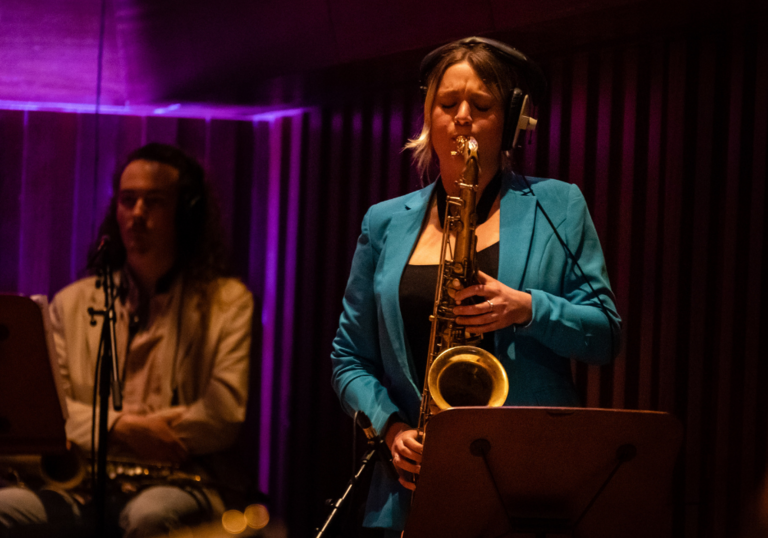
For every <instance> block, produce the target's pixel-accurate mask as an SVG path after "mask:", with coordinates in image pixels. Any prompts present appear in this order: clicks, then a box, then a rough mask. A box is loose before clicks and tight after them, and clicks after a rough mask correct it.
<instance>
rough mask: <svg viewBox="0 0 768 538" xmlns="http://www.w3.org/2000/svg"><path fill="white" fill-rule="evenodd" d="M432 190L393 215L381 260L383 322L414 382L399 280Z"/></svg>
mask: <svg viewBox="0 0 768 538" xmlns="http://www.w3.org/2000/svg"><path fill="white" fill-rule="evenodd" d="M433 189H434V183H433V184H432V185H429V186H428V187H426V188H424V189H421V190H420V191H417V192H415V193H414V196H412V197H409V198H408V199H407V201H406V202H405V204H404V208H403V210H402V211H399V212H397V213H395V214H393V215H392V219H391V220H390V223H389V225H388V227H387V236H388V237H387V241H386V243H385V245H384V248H383V249H382V252H381V255H380V260H379V264H380V267H381V268H382V269H381V277H380V278H381V282H380V288H379V289H380V290H382V293H381V309H382V315H383V318H384V323H385V325H386V327H387V331H388V332H389V335H390V342H391V343H392V348H393V349H392V350H393V352H394V354H395V357H396V359H397V361H398V363H399V364H400V366H401V368H402V371H404V372H409V374H410V375H409V377H410V378H411V381H412V382H414V380H415V369H414V366H413V361H412V360H411V359H410V354H409V353H408V346H407V345H406V342H405V327H404V325H403V318H402V316H401V315H400V291H399V290H400V278H401V277H402V275H403V270H404V269H405V266H406V264H407V263H408V260H409V259H410V257H411V253H412V252H413V249H414V247H415V246H416V240H417V239H418V237H419V232H420V231H421V225H422V222H423V221H424V215H425V212H426V210H427V208H428V207H429V200H430V198H431V196H432V191H433ZM414 383H415V382H414ZM414 386H415V384H414ZM418 390H421V389H418Z"/></svg>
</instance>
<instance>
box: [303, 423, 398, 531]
mask: <svg viewBox="0 0 768 538" xmlns="http://www.w3.org/2000/svg"><path fill="white" fill-rule="evenodd" d="M357 417H358V418H357V425H358V426H360V427H361V428H362V429H363V431H364V432H365V436H366V438H367V439H368V451H367V452H366V453H365V455H364V456H363V459H362V460H360V468H359V469H358V470H357V472H356V473H355V474H354V476H352V478H350V479H349V482H348V483H347V488H346V489H345V490H344V493H342V495H341V497H339V498H338V499H337V500H335V501H333V500H331V499H329V500H328V505H329V506H330V507H331V508H332V509H331V513H330V514H329V515H328V517H327V518H326V520H325V523H324V524H323V526H322V527H320V528H319V529H316V530H317V534H316V535H315V538H325V537H327V536H329V532H330V530H329V529H331V527H332V524H333V522H334V521H336V520H337V518H338V516H339V514H340V513H341V512H340V510H341V509H342V508H343V507H344V505H345V504H346V503H347V501H348V500H349V499H350V498H352V493H353V491H354V489H355V486H357V483H358V482H359V481H360V478H361V477H362V476H363V475H364V474H365V472H366V470H367V469H368V468H369V467H371V465H372V464H373V463H374V462H375V461H376V458H375V456H378V457H379V459H380V460H381V463H382V465H384V469H385V471H386V472H387V474H389V475H390V476H391V477H393V478H395V479H397V476H398V475H397V471H396V470H395V467H394V465H393V463H392V456H391V455H389V449H388V448H387V445H386V443H385V442H384V439H382V438H381V436H380V435H378V434H377V433H376V430H375V429H374V427H373V426H372V425H371V421H370V419H369V418H368V417H367V416H366V414H365V413H363V412H362V411H360V412H358V413H357Z"/></svg>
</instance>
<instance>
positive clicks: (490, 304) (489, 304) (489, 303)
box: [485, 299, 493, 312]
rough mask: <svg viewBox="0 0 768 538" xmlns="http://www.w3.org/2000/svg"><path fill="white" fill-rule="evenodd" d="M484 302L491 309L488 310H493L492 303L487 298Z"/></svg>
mask: <svg viewBox="0 0 768 538" xmlns="http://www.w3.org/2000/svg"><path fill="white" fill-rule="evenodd" d="M485 302H486V303H488V306H490V307H491V309H490V310H489V312H493V303H492V302H491V301H490V300H489V299H486V300H485Z"/></svg>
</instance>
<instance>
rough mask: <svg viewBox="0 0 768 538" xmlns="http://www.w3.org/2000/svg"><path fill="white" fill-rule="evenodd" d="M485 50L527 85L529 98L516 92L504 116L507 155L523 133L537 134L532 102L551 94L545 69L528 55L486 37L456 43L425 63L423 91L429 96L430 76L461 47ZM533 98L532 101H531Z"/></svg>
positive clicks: (434, 53) (421, 76) (421, 73)
mask: <svg viewBox="0 0 768 538" xmlns="http://www.w3.org/2000/svg"><path fill="white" fill-rule="evenodd" d="M461 46H466V47H474V46H484V47H485V48H487V49H488V50H490V51H491V52H492V53H493V54H494V55H495V56H496V57H497V58H498V59H499V60H501V61H502V62H503V63H505V64H507V65H508V66H509V67H511V68H512V69H513V70H514V72H515V73H516V74H517V75H518V78H519V79H522V81H523V82H524V86H525V88H526V89H527V90H528V94H526V93H525V92H523V90H521V89H520V88H513V89H512V91H511V92H510V99H509V103H508V105H507V108H506V110H505V114H504V136H503V139H502V143H501V149H502V150H503V151H507V150H510V149H512V148H513V147H515V145H516V144H517V138H518V136H519V134H520V131H521V130H531V131H532V130H534V129H535V128H536V120H535V119H534V118H532V117H531V116H530V107H531V104H530V103H531V101H533V102H534V103H535V104H538V103H539V102H540V100H541V99H542V98H543V97H544V94H545V93H546V91H547V79H546V78H545V77H544V72H543V71H542V70H541V68H540V67H539V66H538V65H537V64H536V63H535V62H534V61H533V60H531V59H530V58H528V57H527V56H526V55H525V54H523V53H522V52H520V51H519V50H517V49H514V48H512V47H510V46H509V45H507V44H505V43H502V42H501V41H496V40H495V39H488V38H485V37H466V38H464V39H460V40H458V41H454V42H453V43H448V44H447V45H443V46H442V47H438V48H436V49H435V50H433V51H432V52H430V53H429V54H427V55H426V56H425V57H424V59H423V60H422V61H421V67H420V68H419V80H420V84H421V89H422V90H423V91H425V92H426V90H427V81H428V80H429V75H430V74H431V73H432V71H433V70H434V69H435V67H437V64H439V63H440V60H442V59H443V57H444V56H445V55H446V54H448V53H449V52H451V51H453V50H455V49H457V48H458V47H461ZM529 97H530V99H529Z"/></svg>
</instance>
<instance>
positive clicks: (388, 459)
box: [357, 411, 399, 480]
mask: <svg viewBox="0 0 768 538" xmlns="http://www.w3.org/2000/svg"><path fill="white" fill-rule="evenodd" d="M357 425H358V426H360V427H361V428H362V429H363V432H364V433H365V437H366V438H367V439H368V444H369V445H372V446H373V449H374V450H375V451H376V455H377V456H378V457H379V460H380V461H381V463H382V464H383V465H384V470H385V471H386V472H387V474H388V475H389V476H390V478H392V479H394V480H397V479H398V478H399V475H398V473H397V469H395V464H394V463H392V453H391V452H390V451H389V448H387V444H386V443H385V442H384V439H382V438H381V436H379V434H378V433H376V428H374V427H373V424H371V419H369V418H368V415H366V414H365V413H363V412H362V411H359V412H358V413H357Z"/></svg>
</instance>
